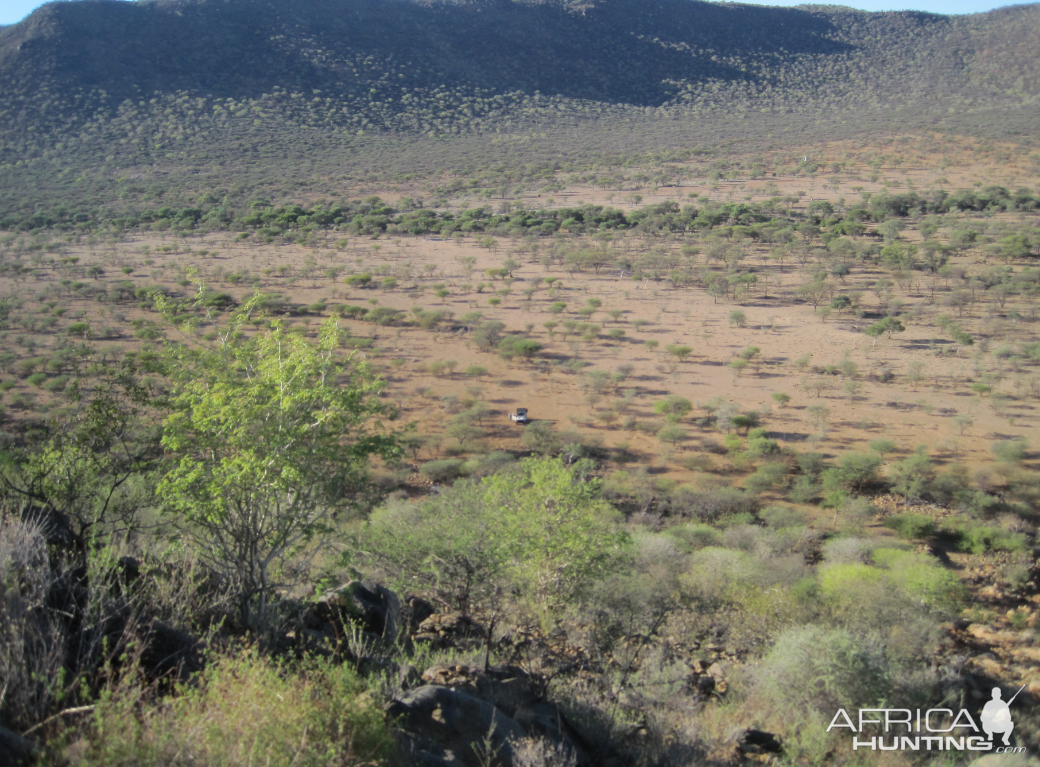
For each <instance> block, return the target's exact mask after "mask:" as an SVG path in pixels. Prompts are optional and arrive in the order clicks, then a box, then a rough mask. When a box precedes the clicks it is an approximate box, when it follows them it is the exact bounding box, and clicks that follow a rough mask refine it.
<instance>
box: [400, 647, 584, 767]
mask: <svg viewBox="0 0 1040 767" xmlns="http://www.w3.org/2000/svg"><path fill="white" fill-rule="evenodd" d="M423 679H424V680H427V681H430V682H431V684H429V685H427V686H425V687H420V688H418V689H415V690H412V691H410V692H408V693H405V694H403V695H401V696H400V697H399V698H398V699H397V700H396V701H395V702H394V703H393V704H392V705H391V708H390V715H391V716H404V717H405V718H404V719H402V726H403V727H404V729H405V731H406V732H408V733H409V738H408V739H407V743H406V745H407V746H408V750H409V753H410V756H411V763H413V764H440V763H439V762H436V761H430V760H431V759H433V760H436V759H437V758H443V759H446V760H447V763H449V764H452V765H458V764H465V765H470V764H476V762H474V759H476V756H477V754H476V752H475V751H474V750H473V745H474V744H477V745H479V744H481V743H483V742H484V740H485V738H486V737H487V734H488V730H489V729H490V728H491V727H492V725H494V726H495V729H496V732H497V731H498V730H501V731H502V733H503V735H502V738H503V739H504V738H509V737H513V738H514V739H515V738H516V737H517V733H519V737H527V738H534V739H536V740H540V741H544V742H545V744H547V746H548V747H551V748H552V749H556V750H559V751H561V752H566V753H568V754H572V755H573V756H574V759H575V764H577V765H578V766H579V767H588V765H590V764H591V763H592V762H591V760H590V759H589V753H590V752H591V751H592V749H591V748H590V747H589V746H588V744H587V743H586V742H585V741H584V739H583V738H582V736H581V735H580V734H579V733H578V731H577V730H575V729H574V728H572V727H571V725H570V724H569V722H568V721H567V719H566V717H565V716H564V715H563V713H562V712H561V711H560V710H559V708H557V706H556V705H555V704H553V703H551V702H549V701H546V700H544V699H543V698H542V697H541V695H540V694H538V693H537V692H536V691H535V690H534V689H533V688H534V687H538V685H535V684H534V681H535V680H533V679H532V678H531V677H529V676H528V675H527V674H525V673H524V672H523V671H522V670H521V669H519V668H515V667H511V666H505V667H494V668H492V669H490V670H489V671H488V672H486V673H485V672H482V671H480V670H479V669H477V668H474V667H467V666H462V665H457V666H445V665H438V666H432V667H430V668H428V669H427V670H426V671H425V672H424V673H423ZM447 684H452V685H464V687H463V688H460V687H459V686H452V687H450V688H449V687H447V686H445V685H447ZM436 690H440V691H441V692H439V693H437V692H434V691H436ZM459 717H463V718H469V719H470V720H472V721H469V722H464V721H463V719H460V718H459ZM413 725H414V726H413ZM510 733H512V734H510ZM496 737H497V736H496ZM467 738H469V740H467ZM493 742H494V743H495V744H496V745H495V746H494V747H495V748H498V745H497V744H498V741H497V740H494V739H493ZM498 757H499V760H500V762H501V764H502V765H503V766H504V767H509V765H510V764H511V758H512V757H511V756H510V755H508V754H507V753H506V752H505V751H504V750H500V752H499V755H498ZM424 760H426V761H424Z"/></svg>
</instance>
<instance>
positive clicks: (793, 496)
mask: <svg viewBox="0 0 1040 767" xmlns="http://www.w3.org/2000/svg"><path fill="white" fill-rule="evenodd" d="M787 497H788V498H789V499H790V500H792V501H794V502H795V503H812V502H813V501H815V500H816V499H817V498H819V497H820V485H819V483H818V482H817V481H816V480H814V479H813V478H812V477H811V476H809V475H804V474H803V475H802V476H801V477H799V478H798V479H796V480H795V482H794V484H793V485H792V486H791V490H790V491H789V492H788V493H787Z"/></svg>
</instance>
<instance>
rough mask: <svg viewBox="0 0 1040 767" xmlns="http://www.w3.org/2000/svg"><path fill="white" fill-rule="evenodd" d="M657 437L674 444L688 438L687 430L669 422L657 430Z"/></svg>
mask: <svg viewBox="0 0 1040 767" xmlns="http://www.w3.org/2000/svg"><path fill="white" fill-rule="evenodd" d="M657 438H658V439H659V440H661V441H662V442H667V443H668V444H670V445H674V444H676V443H677V442H682V441H683V440H684V439H686V430H685V429H683V428H682V427H681V426H678V425H676V424H668V425H667V426H664V427H662V428H661V429H660V431H658V432H657Z"/></svg>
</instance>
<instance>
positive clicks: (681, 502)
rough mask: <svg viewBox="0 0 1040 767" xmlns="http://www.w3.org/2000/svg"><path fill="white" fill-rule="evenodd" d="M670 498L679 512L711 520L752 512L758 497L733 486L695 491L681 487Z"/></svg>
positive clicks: (754, 509)
mask: <svg viewBox="0 0 1040 767" xmlns="http://www.w3.org/2000/svg"><path fill="white" fill-rule="evenodd" d="M681 491H682V492H680V491H676V493H675V494H674V495H673V499H672V508H673V509H674V510H675V511H676V512H677V513H679V514H683V515H686V516H693V517H698V518H699V519H701V520H703V521H705V522H712V521H714V520H717V519H719V518H720V517H723V516H727V515H730V514H745V513H746V514H754V513H755V511H757V510H758V499H756V498H755V497H754V496H752V495H748V494H747V493H745V492H744V491H743V490H738V489H737V488H735V487H717V488H713V489H711V490H705V491H702V492H697V491H693V490H688V489H686V488H681Z"/></svg>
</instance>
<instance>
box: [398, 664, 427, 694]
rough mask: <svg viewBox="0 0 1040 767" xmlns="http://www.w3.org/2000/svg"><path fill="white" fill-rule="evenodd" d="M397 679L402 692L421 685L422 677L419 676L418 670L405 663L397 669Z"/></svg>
mask: <svg viewBox="0 0 1040 767" xmlns="http://www.w3.org/2000/svg"><path fill="white" fill-rule="evenodd" d="M397 678H398V679H399V680H400V684H401V689H403V690H410V689H412V688H413V687H418V686H419V685H420V684H421V683H422V676H421V675H420V674H419V669H417V668H416V667H415V666H413V665H412V664H411V663H406V664H404V665H403V666H401V668H400V669H398V672H397Z"/></svg>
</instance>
